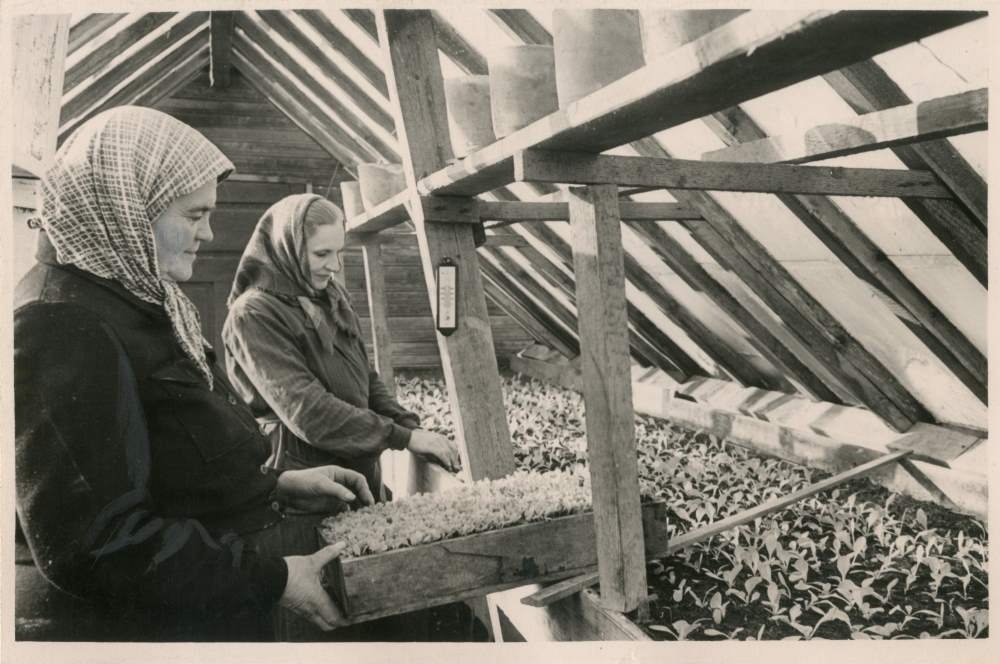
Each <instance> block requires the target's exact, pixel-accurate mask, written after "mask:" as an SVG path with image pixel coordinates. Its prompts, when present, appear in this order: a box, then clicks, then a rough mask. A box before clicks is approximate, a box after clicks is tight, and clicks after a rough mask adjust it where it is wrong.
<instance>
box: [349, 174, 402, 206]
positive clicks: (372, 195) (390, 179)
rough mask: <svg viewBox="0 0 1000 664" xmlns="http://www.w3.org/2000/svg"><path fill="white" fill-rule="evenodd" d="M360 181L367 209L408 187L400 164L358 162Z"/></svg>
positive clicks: (362, 197) (363, 200)
mask: <svg viewBox="0 0 1000 664" xmlns="http://www.w3.org/2000/svg"><path fill="white" fill-rule="evenodd" d="M358 182H359V183H360V185H361V200H362V202H363V203H364V208H365V210H366V211H370V210H371V209H372V208H373V207H375V206H376V205H378V204H379V203H381V202H382V201H385V200H388V199H390V198H392V197H393V196H395V195H396V194H398V193H399V192H401V191H403V190H404V189H406V176H404V175H403V167H402V166H401V165H399V164H358Z"/></svg>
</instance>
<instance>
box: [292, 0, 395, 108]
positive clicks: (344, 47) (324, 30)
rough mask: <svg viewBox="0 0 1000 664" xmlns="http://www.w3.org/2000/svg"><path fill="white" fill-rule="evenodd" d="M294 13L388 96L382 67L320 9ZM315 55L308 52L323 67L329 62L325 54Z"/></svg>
mask: <svg viewBox="0 0 1000 664" xmlns="http://www.w3.org/2000/svg"><path fill="white" fill-rule="evenodd" d="M295 13H296V14H298V15H299V16H301V17H302V18H303V19H305V21H306V22H307V23H308V24H309V25H311V26H312V27H313V28H314V29H315V30H316V31H317V32H319V33H320V34H321V35H323V37H325V38H326V41H327V43H328V44H329V45H330V46H331V47H332V48H334V49H336V50H337V51H339V52H340V53H341V54H342V55H343V56H344V57H345V58H347V60H348V61H349V62H350V63H351V65H353V66H354V68H355V69H357V70H358V71H359V72H361V75H362V76H364V77H365V79H367V80H368V82H369V83H371V84H372V85H373V86H374V87H375V89H376V90H378V91H379V92H380V93H382V95H384V96H385V98H386V99H388V98H389V88H387V87H386V85H385V75H384V74H383V73H382V69H381V68H380V67H379V66H378V65H377V64H376V63H374V62H372V61H371V59H369V58H368V56H367V55H365V54H364V52H363V51H362V50H361V49H359V48H358V47H357V46H356V45H355V44H354V42H352V41H351V39H350V38H349V37H348V36H347V35H345V34H344V33H343V32H341V31H340V30H339V29H338V28H337V26H335V25H334V24H333V23H332V22H331V21H330V19H328V18H327V17H326V15H325V14H324V13H323V12H322V11H318V10H298V11H296V12H295ZM373 23H374V22H373ZM315 55H316V54H313V53H310V57H312V58H313V61H314V62H316V63H317V64H318V65H321V66H323V67H324V68H326V67H327V66H329V63H328V62H327V60H328V58H327V57H326V56H325V55H323V56H322V58H316V57H314V56H315ZM320 55H322V54H320Z"/></svg>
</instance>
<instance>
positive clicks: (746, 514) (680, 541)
mask: <svg viewBox="0 0 1000 664" xmlns="http://www.w3.org/2000/svg"><path fill="white" fill-rule="evenodd" d="M909 454H910V452H908V451H902V452H891V453H889V454H886V455H884V456H881V457H878V458H876V459H872V460H871V461H869V462H868V463H863V464H861V465H860V466H856V467H854V468H851V469H850V470H846V471H844V472H842V473H839V474H837V475H834V476H833V477H829V478H827V479H825V480H822V481H820V482H816V483H815V484H810V485H809V486H807V487H805V488H802V489H799V490H798V491H793V492H792V493H790V494H788V495H787V496H780V497H778V498H775V499H773V500H769V501H767V502H766V503H762V504H760V505H757V506H756V507H752V508H750V509H748V510H744V511H743V512H740V513H739V514H734V515H733V516H730V517H727V518H725V519H721V520H720V521H716V522H715V523H710V524H708V525H707V526H702V527H701V528H696V529H694V530H692V531H689V532H686V533H684V534H683V535H681V536H679V537H676V538H674V539H672V540H670V542H669V543H668V544H667V547H666V549H664V550H663V552H662V553H660V554H658V555H654V556H651V558H660V557H666V556H669V555H672V554H673V553H676V552H677V551H680V550H681V549H684V548H686V547H689V546H691V545H693V544H697V543H699V542H704V541H705V540H707V539H711V538H713V537H715V536H716V535H719V534H720V533H723V532H725V531H727V530H729V529H731V528H736V527H737V526H742V525H745V524H747V523H750V522H751V521H754V520H755V519H759V518H761V517H763V516H766V515H768V514H770V513H771V512H776V511H778V510H781V509H784V508H786V507H789V506H791V505H794V504H795V503H797V502H799V501H800V500H803V499H805V498H808V497H809V496H813V495H815V494H817V493H822V492H823V491H828V490H830V489H832V488H834V487H837V486H839V485H841V484H843V483H845V482H849V481H850V480H853V479H855V478H857V477H861V476H863V475H866V474H867V473H870V472H872V471H875V470H878V469H879V468H882V467H883V466H886V465H888V464H890V463H896V462H898V461H901V460H902V459H903V458H904V457H906V456H907V455H909ZM597 582H598V576H597V572H588V573H586V574H581V575H579V576H576V577H573V578H572V579H566V580H565V581H559V582H557V583H554V584H552V585H550V586H547V587H545V588H543V589H542V590H539V591H538V592H536V593H534V594H532V595H528V596H527V597H524V598H522V599H521V602H522V603H523V604H527V605H528V606H548V605H549V604H551V603H552V602H556V601H558V600H560V599H563V598H564V597H569V596H570V595H572V594H574V593H578V592H580V591H581V590H584V589H585V588H589V587H591V586H593V585H594V584H596V583H597Z"/></svg>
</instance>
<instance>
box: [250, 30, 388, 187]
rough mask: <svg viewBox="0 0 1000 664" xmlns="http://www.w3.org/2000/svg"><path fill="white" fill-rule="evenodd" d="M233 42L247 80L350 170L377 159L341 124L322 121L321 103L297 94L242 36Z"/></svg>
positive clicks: (354, 170) (352, 170) (353, 171)
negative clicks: (340, 125)
mask: <svg viewBox="0 0 1000 664" xmlns="http://www.w3.org/2000/svg"><path fill="white" fill-rule="evenodd" d="M233 46H234V48H233V56H234V60H233V64H234V65H235V66H236V68H237V69H239V71H240V73H242V74H243V75H244V76H245V77H246V79H247V81H248V82H249V83H250V84H251V85H252V86H253V87H255V88H257V90H258V91H259V92H260V93H261V94H263V95H264V96H266V97H267V98H268V100H269V101H270V102H271V103H272V104H273V105H274V106H275V107H276V108H277V109H278V110H280V111H281V112H282V113H284V114H285V116H286V117H288V119H289V120H291V121H292V122H293V123H294V124H295V125H296V126H298V127H299V129H301V130H302V131H304V132H305V133H306V134H308V135H309V137H310V138H312V139H313V140H314V141H316V142H317V143H318V144H319V145H320V146H322V147H323V149H324V150H326V151H327V152H328V153H329V154H330V156H332V157H333V158H334V159H336V160H337V161H339V162H340V163H341V164H343V166H344V167H345V168H347V169H348V171H350V172H351V173H352V174H354V175H355V176H356V168H357V164H359V163H362V162H365V161H367V160H369V159H373V156H371V155H369V153H367V152H366V151H365V150H364V149H363V148H361V146H359V145H358V144H357V143H355V142H354V140H353V139H352V138H351V137H350V136H348V135H347V134H345V133H344V132H343V131H341V130H340V128H339V127H338V126H335V125H332V124H330V123H321V122H319V121H318V119H317V118H320V117H322V113H321V112H320V111H319V109H318V107H316V106H315V105H314V104H312V103H311V102H310V100H308V99H305V98H303V97H302V96H301V95H299V94H297V91H295V90H289V89H288V88H286V87H285V86H283V85H281V84H280V83H278V82H277V81H280V80H282V78H283V77H281V76H280V75H279V73H278V72H277V70H275V69H274V67H273V65H271V64H270V63H269V62H267V61H266V60H264V59H263V58H261V57H260V56H259V55H258V54H256V53H254V52H253V51H250V52H249V53H247V52H245V51H244V46H243V44H242V41H241V40H239V39H237V40H236V41H235V43H234V45H233Z"/></svg>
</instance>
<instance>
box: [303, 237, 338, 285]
mask: <svg viewBox="0 0 1000 664" xmlns="http://www.w3.org/2000/svg"><path fill="white" fill-rule="evenodd" d="M344 242H345V237H344V222H343V221H339V222H336V223H332V224H322V225H320V226H317V227H316V228H315V229H314V230H313V232H312V234H311V235H310V236H309V237H308V238H307V239H306V256H307V257H308V260H309V283H310V285H311V286H312V287H313V288H315V289H317V290H323V289H324V288H326V286H327V284H329V283H330V277H331V276H333V274H334V273H335V272H340V270H341V268H342V267H343V265H344V264H343V262H342V261H341V252H343V250H344Z"/></svg>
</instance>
